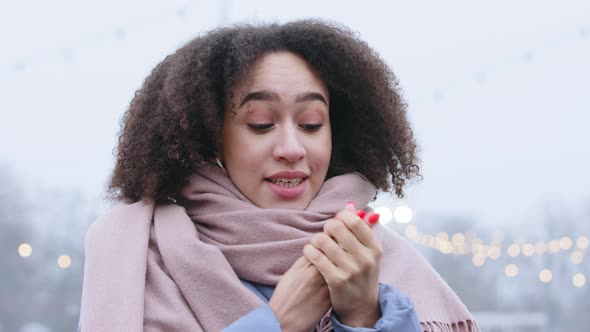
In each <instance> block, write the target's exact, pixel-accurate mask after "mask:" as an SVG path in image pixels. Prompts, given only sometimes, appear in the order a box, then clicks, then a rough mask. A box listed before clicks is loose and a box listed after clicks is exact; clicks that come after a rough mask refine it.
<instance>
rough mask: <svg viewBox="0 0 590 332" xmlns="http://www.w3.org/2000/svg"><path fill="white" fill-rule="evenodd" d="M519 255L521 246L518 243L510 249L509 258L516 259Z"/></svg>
mask: <svg viewBox="0 0 590 332" xmlns="http://www.w3.org/2000/svg"><path fill="white" fill-rule="evenodd" d="M518 255H520V246H519V245H518V244H516V243H513V244H511V245H510V246H509V247H508V256H510V257H516V256H518Z"/></svg>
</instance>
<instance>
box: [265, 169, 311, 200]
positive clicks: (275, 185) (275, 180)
mask: <svg viewBox="0 0 590 332" xmlns="http://www.w3.org/2000/svg"><path fill="white" fill-rule="evenodd" d="M308 177H309V175H308V174H307V173H305V172H299V171H283V172H278V173H275V174H273V175H271V176H270V177H268V178H265V179H264V180H265V181H267V182H268V183H269V187H270V189H271V190H272V191H273V192H274V193H275V194H276V195H277V196H279V197H281V198H283V199H292V198H295V197H298V196H299V195H301V194H302V193H303V192H304V191H305V188H306V184H307V183H306V182H307V181H305V180H307V178H308Z"/></svg>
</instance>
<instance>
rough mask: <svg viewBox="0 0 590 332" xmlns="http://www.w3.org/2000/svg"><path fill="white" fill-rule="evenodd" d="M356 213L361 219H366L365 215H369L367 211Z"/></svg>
mask: <svg viewBox="0 0 590 332" xmlns="http://www.w3.org/2000/svg"><path fill="white" fill-rule="evenodd" d="M355 213H356V215H357V216H359V218H361V219H363V218H365V215H366V214H367V213H366V212H365V210H357V211H356V212H355Z"/></svg>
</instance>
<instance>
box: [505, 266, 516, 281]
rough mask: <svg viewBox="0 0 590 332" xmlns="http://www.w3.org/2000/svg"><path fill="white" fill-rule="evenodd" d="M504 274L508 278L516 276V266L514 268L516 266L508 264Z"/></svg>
mask: <svg viewBox="0 0 590 332" xmlns="http://www.w3.org/2000/svg"><path fill="white" fill-rule="evenodd" d="M504 273H506V276H508V277H510V278H513V277H516V275H517V274H518V266H516V264H508V265H506V267H505V268H504Z"/></svg>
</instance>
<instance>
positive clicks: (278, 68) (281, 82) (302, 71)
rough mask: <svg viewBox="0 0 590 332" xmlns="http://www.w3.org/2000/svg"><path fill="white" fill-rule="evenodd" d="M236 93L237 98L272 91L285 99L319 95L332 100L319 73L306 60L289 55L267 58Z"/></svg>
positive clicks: (269, 56) (249, 73) (276, 55)
mask: <svg viewBox="0 0 590 332" xmlns="http://www.w3.org/2000/svg"><path fill="white" fill-rule="evenodd" d="M235 89H236V91H235V92H237V96H243V95H245V94H247V93H249V92H252V91H258V90H270V91H274V92H276V93H277V94H279V95H282V96H283V97H293V96H295V95H297V94H300V93H302V92H318V93H321V94H323V95H324V96H325V97H326V99H327V98H328V88H327V85H326V84H325V83H324V81H323V80H322V79H321V78H320V76H319V75H318V74H317V73H316V71H315V70H314V69H313V68H312V67H311V66H310V65H309V64H308V63H307V62H306V61H305V60H304V59H303V58H301V57H300V56H298V55H296V54H294V53H291V52H286V51H282V52H273V53H268V54H265V55H264V56H263V57H262V58H260V60H258V61H257V62H256V63H255V64H254V66H253V67H252V69H250V71H249V72H248V74H247V75H246V77H245V78H244V79H243V80H242V82H241V83H238V84H237V85H236V87H235Z"/></svg>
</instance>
